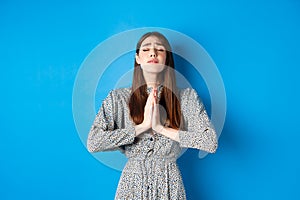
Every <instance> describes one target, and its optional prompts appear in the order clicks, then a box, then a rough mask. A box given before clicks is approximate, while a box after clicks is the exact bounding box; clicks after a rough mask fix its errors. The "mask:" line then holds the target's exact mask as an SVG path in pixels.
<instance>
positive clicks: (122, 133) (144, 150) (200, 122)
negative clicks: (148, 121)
mask: <svg viewBox="0 0 300 200" xmlns="http://www.w3.org/2000/svg"><path fill="white" fill-rule="evenodd" d="M130 91H131V89H130V88H122V89H116V90H112V91H111V92H110V93H109V95H108V96H107V97H106V99H105V100H104V101H103V103H102V106H101V108H100V110H99V112H98V114H97V116H96V118H95V121H94V123H93V125H92V127H91V130H90V133H89V136H88V141H87V146H88V150H89V151H90V152H98V151H112V150H120V151H122V152H123V153H124V154H125V155H126V157H127V158H128V161H127V163H126V165H125V167H124V169H123V171H122V174H121V177H120V180H119V184H118V188H117V191H116V195H115V200H120V199H122V200H129V199H130V200H132V199H134V200H136V199H137V200H157V199H160V200H168V199H172V200H173V199H176V200H177V199H180V200H181V199H186V196H185V189H184V185H183V182H182V178H181V174H180V171H179V169H178V166H177V164H176V159H177V157H178V156H179V155H180V153H181V148H197V149H201V150H204V151H207V152H210V153H213V152H215V151H216V148H217V136H216V133H215V130H214V128H213V126H212V124H211V123H210V120H209V118H208V116H207V113H206V111H205V109H204V106H203V103H202V102H201V100H200V98H199V97H198V95H197V93H196V91H195V90H194V89H191V88H186V89H181V90H179V99H180V105H181V109H182V115H183V123H184V128H183V129H181V130H180V131H179V139H180V142H176V141H174V140H171V139H169V138H167V137H165V136H163V135H160V134H155V135H153V134H152V133H151V132H150V131H149V133H143V134H141V135H139V136H138V137H135V129H134V123H133V122H132V120H131V119H130V116H129V109H128V100H129V97H130Z"/></svg>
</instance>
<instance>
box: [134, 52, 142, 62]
mask: <svg viewBox="0 0 300 200" xmlns="http://www.w3.org/2000/svg"><path fill="white" fill-rule="evenodd" d="M135 61H136V63H137V64H141V62H140V57H139V55H138V54H137V53H136V54H135Z"/></svg>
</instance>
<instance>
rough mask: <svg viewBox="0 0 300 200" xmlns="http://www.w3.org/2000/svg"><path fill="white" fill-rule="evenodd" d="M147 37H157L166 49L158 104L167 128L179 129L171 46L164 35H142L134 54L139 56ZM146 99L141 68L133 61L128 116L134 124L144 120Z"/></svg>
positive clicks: (145, 86)
mask: <svg viewBox="0 0 300 200" xmlns="http://www.w3.org/2000/svg"><path fill="white" fill-rule="evenodd" d="M149 36H155V37H157V38H158V39H159V40H160V42H161V43H162V44H163V46H164V47H165V48H166V63H165V65H166V68H165V69H164V71H163V72H162V73H164V74H163V80H164V82H163V90H162V93H161V98H160V102H159V104H160V105H162V106H163V107H164V109H165V110H166V113H167V120H168V122H169V124H168V126H169V127H171V128H174V129H179V127H180V122H181V120H180V119H181V108H180V102H179V100H178V98H177V96H178V93H177V86H176V79H175V72H174V59H173V54H172V50H171V46H170V44H169V42H168V40H167V39H166V37H165V36H164V35H162V34H161V33H159V32H148V33H146V34H144V35H143V36H142V37H141V38H140V40H139V41H138V43H137V45H136V53H137V54H139V51H140V47H141V44H142V42H143V41H144V40H145V39H146V38H148V37H149ZM147 98H148V93H147V85H146V82H145V79H144V76H143V73H142V69H141V66H140V65H139V64H138V63H137V62H136V60H135V61H134V72H133V81H132V88H131V96H130V99H129V110H130V116H131V118H132V120H133V122H134V123H135V124H141V123H142V122H143V120H144V107H145V104H146V101H147Z"/></svg>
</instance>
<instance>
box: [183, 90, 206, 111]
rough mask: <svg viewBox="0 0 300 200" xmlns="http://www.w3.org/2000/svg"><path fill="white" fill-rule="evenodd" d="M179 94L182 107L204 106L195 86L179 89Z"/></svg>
mask: <svg viewBox="0 0 300 200" xmlns="http://www.w3.org/2000/svg"><path fill="white" fill-rule="evenodd" d="M179 96H180V104H181V107H182V109H184V108H187V107H188V108H189V107H193V106H199V107H200V108H202V107H203V102H202V100H201V98H200V97H199V96H198V93H197V91H196V90H195V89H194V88H184V89H179Z"/></svg>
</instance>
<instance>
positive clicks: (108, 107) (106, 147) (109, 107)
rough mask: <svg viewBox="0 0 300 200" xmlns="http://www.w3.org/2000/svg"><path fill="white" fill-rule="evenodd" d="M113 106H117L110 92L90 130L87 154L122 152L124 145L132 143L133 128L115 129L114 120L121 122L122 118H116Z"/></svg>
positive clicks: (133, 136)
mask: <svg viewBox="0 0 300 200" xmlns="http://www.w3.org/2000/svg"><path fill="white" fill-rule="evenodd" d="M115 105H117V104H116V103H115V100H114V95H113V91H111V92H110V93H109V95H108V96H107V97H106V98H105V99H104V101H103V103H102V105H101V107H100V109H99V112H98V113H97V115H96V118H95V120H94V123H93V125H92V127H91V129H90V132H89V135H88V139H87V148H88V151H89V152H98V151H112V150H122V147H123V146H124V145H126V144H131V143H133V141H134V138H135V129H134V127H133V126H127V127H125V128H118V127H117V125H116V120H118V119H119V120H122V119H123V118H124V116H117V115H118V113H117V112H115V111H114V110H115V108H114V106H115ZM122 113H123V112H122Z"/></svg>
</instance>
